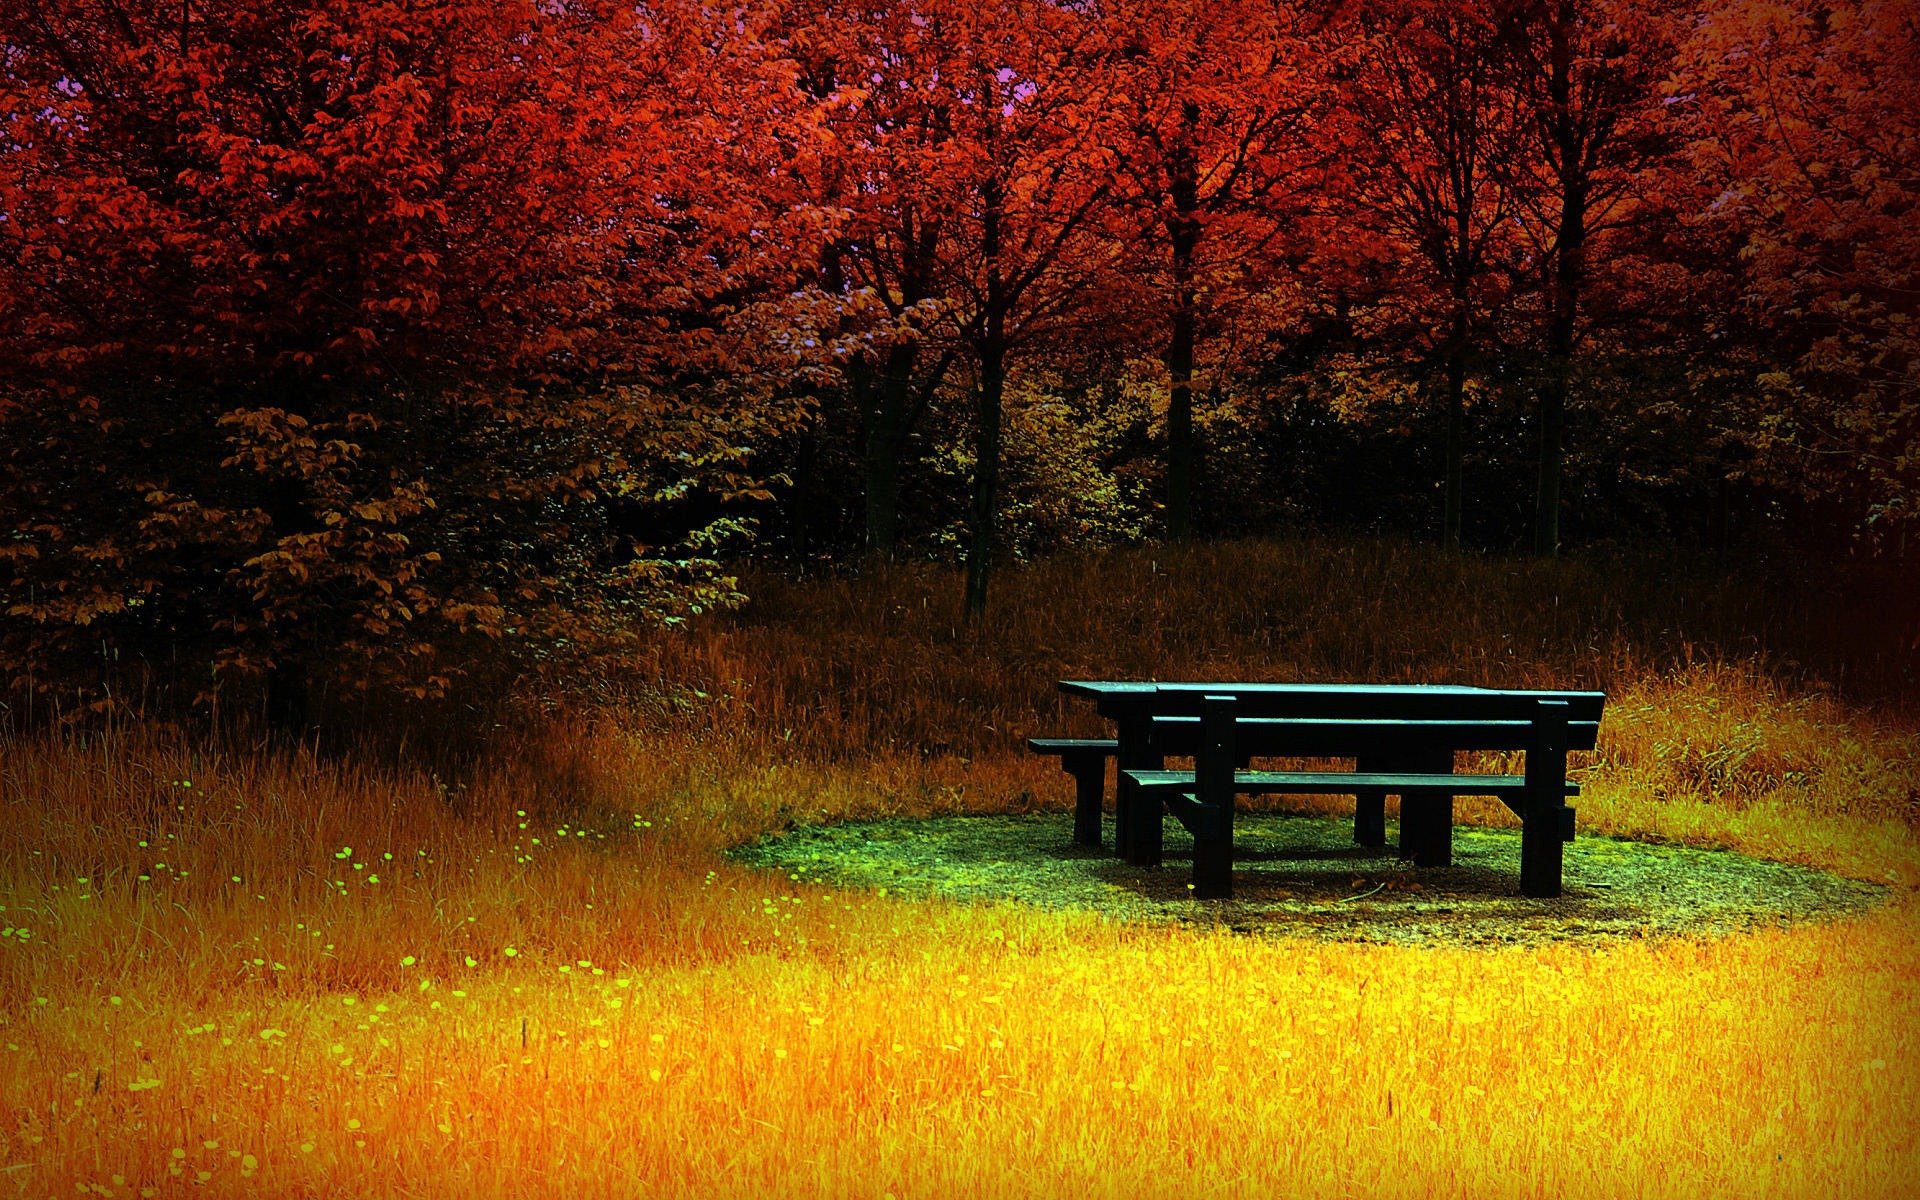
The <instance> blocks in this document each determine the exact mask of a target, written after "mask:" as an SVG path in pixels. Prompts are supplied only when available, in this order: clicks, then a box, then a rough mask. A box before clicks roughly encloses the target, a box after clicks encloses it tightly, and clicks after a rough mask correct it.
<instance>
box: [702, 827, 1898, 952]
mask: <svg viewBox="0 0 1920 1200" xmlns="http://www.w3.org/2000/svg"><path fill="white" fill-rule="evenodd" d="M1106 832H1107V835H1108V837H1109V838H1111V836H1112V826H1111V823H1110V822H1109V824H1108V827H1107V830H1106ZM1072 837H1073V818H1072V816H1071V814H1064V813H1039V814H1023V815H1006V816H999V815H994V816H951V817H935V818H931V819H924V820H922V819H916V820H887V821H863V822H857V823H848V824H844V825H822V826H802V827H799V828H795V829H792V830H789V831H787V832H785V833H781V834H775V835H772V836H769V837H766V838H762V839H760V840H759V841H756V842H753V843H750V844H748V845H745V846H741V847H738V848H736V849H735V850H733V851H732V852H731V855H732V857H734V858H735V859H736V860H737V861H740V862H742V863H745V864H748V865H751V866H756V867H763V868H768V869H773V870H778V871H782V872H785V873H788V874H792V875H798V876H799V877H800V878H802V879H807V880H811V881H814V882H819V883H825V884H830V885H836V886H841V887H849V888H886V889H887V890H888V892H889V893H890V894H896V895H903V896H924V897H939V898H942V899H947V900H958V901H999V900H1014V901H1019V902H1022V903H1027V904H1035V905H1041V906H1045V907H1051V908H1077V909H1085V910H1090V911H1093V912H1098V913H1103V914H1106V915H1108V916H1110V917H1114V918H1117V919H1122V920H1139V921H1160V922H1174V923H1180V924H1190V925H1205V926H1225V927H1228V928H1232V929H1236V930H1240V931H1243V932H1248V933H1255V934H1271V935H1279V936H1290V937H1319V938H1325V939H1328V940H1342V941H1365V942H1402V943H1422V944H1435V943H1452V944H1462V945H1476V946H1492V945H1514V944H1530V943H1539V942H1547V941H1565V940H1594V939H1614V938H1623V937H1658V936H1670V935H1674V934H1703V935H1713V934H1723V933H1730V932H1734V931H1737V930H1741V929H1751V928H1755V927H1759V926H1768V925H1782V924H1789V923H1793V922H1796V921H1804V920H1811V919H1821V918H1829V917H1833V916H1838V915H1845V914H1849V913H1857V912H1861V911H1864V910H1866V909H1868V908H1871V907H1873V906H1874V905H1876V904H1878V903H1880V902H1881V900H1882V899H1883V897H1884V896H1885V893H1886V889H1885V888H1882V887H1880V886H1878V885H1875V884H1871V883H1862V882H1860V881H1857V880H1852V879H1845V878H1842V877H1840V876H1837V875H1833V874H1830V873H1828V872H1825V871H1818V870H1813V869H1810V868H1807V867H1796V866H1790V865H1787V864H1785V863H1777V862H1769V861H1766V860H1764V859H1757V858H1752V857H1749V856H1747V855H1744V854H1738V853H1734V852H1732V851H1727V850H1703V849H1696V848H1693V847H1688V846H1669V845H1659V844H1654V843H1647V842H1632V841H1625V840H1622V839H1618V838H1609V837H1601V836H1597V835H1591V834H1582V835H1581V836H1580V837H1579V838H1578V839H1577V840H1576V841H1575V842H1573V843H1572V844H1571V845H1569V846H1568V847H1567V848H1566V867H1565V871H1564V879H1565V891H1564V893H1563V894H1562V895H1561V896H1559V897H1557V898H1555V899H1551V900H1538V899H1529V898H1527V897H1525V896H1522V895H1521V894H1520V884H1519V875H1520V834H1519V831H1518V830H1512V829H1481V828H1473V827H1465V826H1462V827H1456V828H1455V830H1454V835H1453V856H1454V865H1453V866H1450V867H1438V868H1415V867H1413V866H1412V865H1410V864H1408V863H1404V862H1402V861H1400V859H1399V858H1398V857H1397V856H1396V854H1395V852H1394V851H1393V849H1391V847H1390V848H1388V849H1387V850H1384V851H1380V850H1367V849H1364V848H1362V847H1359V846H1356V845H1354V843H1353V840H1352V822H1351V821H1350V820H1342V819H1335V818H1329V817H1323V816H1302V815H1289V814H1285V813H1258V814H1252V813H1250V814H1242V815H1241V816H1239V817H1238V818H1236V821H1235V832H1234V898H1233V899H1232V900H1228V901H1196V900H1194V899H1192V898H1191V897H1190V896H1189V895H1188V894H1187V881H1188V879H1189V878H1190V877H1191V863H1192V851H1193V841H1192V838H1191V837H1189V836H1188V835H1187V834H1186V832H1185V830H1183V829H1181V828H1180V827H1179V825H1178V824H1177V823H1175V822H1172V821H1169V822H1167V828H1166V846H1165V863H1164V865H1163V866H1161V867H1159V868H1140V867H1132V866H1129V865H1127V864H1126V863H1125V862H1122V861H1121V860H1119V859H1117V858H1114V857H1112V856H1111V855H1110V854H1108V853H1106V852H1104V851H1094V850H1091V849H1089V848H1087V847H1081V846H1075V845H1074V844H1073V841H1072ZM1388 837H1389V841H1390V842H1391V841H1393V840H1394V839H1395V838H1396V837H1397V830H1395V829H1393V828H1392V827H1391V825H1390V826H1389V829H1388Z"/></svg>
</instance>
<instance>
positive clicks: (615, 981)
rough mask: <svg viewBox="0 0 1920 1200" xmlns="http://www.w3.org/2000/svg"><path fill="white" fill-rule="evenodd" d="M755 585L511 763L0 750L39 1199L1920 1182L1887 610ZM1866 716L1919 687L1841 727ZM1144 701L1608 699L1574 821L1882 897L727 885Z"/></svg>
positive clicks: (963, 805)
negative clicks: (1540, 900)
mask: <svg viewBox="0 0 1920 1200" xmlns="http://www.w3.org/2000/svg"><path fill="white" fill-rule="evenodd" d="M1249 565H1251V567H1252V568H1254V569H1252V570H1249V569H1248V568H1249ZM1230 579H1231V580H1234V581H1235V582H1232V583H1230V582H1228V581H1229V580H1230ZM1248 579H1254V580H1257V582H1255V583H1251V584H1249V583H1246V582H1245V581H1246V580H1248ZM1409 581H1415V582H1409ZM747 584H748V586H747V590H748V592H749V593H750V594H751V595H752V596H754V598H755V599H754V601H753V603H752V604H751V605H750V606H749V607H748V608H747V609H746V610H745V611H743V612H741V613H738V614H734V615H732V616H729V617H727V618H724V619H722V620H718V621H714V622H711V623H709V624H707V625H704V626H701V627H698V628H694V629H690V630H687V631H684V632H682V633H680V634H677V635H675V636H673V637H669V638H663V639H661V640H659V641H657V642H656V643H654V644H652V645H651V646H650V647H649V648H648V650H647V651H646V652H645V653H643V654H641V655H639V656H637V657H636V659H635V660H633V661H632V662H631V663H629V664H628V666H627V669H626V671H625V672H624V673H623V675H622V676H621V677H620V678H617V679H609V680H605V681H598V682H596V683H595V684H594V686H592V687H587V688H585V689H584V690H585V691H587V692H589V693H591V694H589V695H588V696H586V697H585V698H582V697H580V696H577V695H576V696H574V697H572V698H570V699H569V700H568V701H567V702H566V703H564V704H557V705H555V706H554V711H552V712H550V713H548V714H547V715H545V716H542V717H537V718H536V717H532V716H528V717H526V718H524V719H522V720H520V721H518V722H513V723H510V724H509V727H507V728H504V729H502V730H500V731H498V732H497V733H496V734H495V735H494V737H493V738H492V740H491V743H490V745H489V746H488V748H487V751H486V753H484V754H483V755H480V756H478V757H476V758H473V759H471V760H470V761H465V762H455V761H453V760H452V759H449V760H448V761H445V762H438V763H436V762H433V761H432V757H433V756H432V755H430V754H428V755H424V756H421V758H419V759H416V760H415V761H413V762H412V763H411V765H410V764H409V762H408V760H405V759H396V758H394V757H392V756H390V755H383V754H377V753H374V752H372V751H371V750H370V751H368V752H367V753H364V754H345V755H341V754H328V755H326V756H324V757H322V756H316V755H315V754H313V753H312V752H310V751H298V750H286V749H269V748H266V747H260V748H255V749H247V748H245V747H244V746H236V745H234V744H233V743H231V742H229V743H226V744H223V745H216V744H214V743H210V742H205V741H201V740H198V739H194V738H189V737H185V736H181V735H177V734H169V733H166V732H163V731H159V730H156V729H151V728H140V727H126V728H120V729H109V730H92V731H88V732H85V733H81V732H77V731H69V732H66V733H58V734H56V733H36V734H32V735H18V736H12V737H10V738H8V739H6V740H4V741H0V804H3V805H4V808H3V809H0V818H3V819H0V904H4V911H0V927H3V928H4V932H3V933H0V1179H3V1180H5V1181H7V1182H10V1183H11V1184H12V1185H13V1187H14V1189H15V1190H16V1191H17V1192H18V1194H20V1195H24V1196H71V1195H76V1194H93V1195H103V1196H108V1195H110V1196H167V1195H187V1194H192V1195H241V1196H288V1197H304V1196H313V1197H318V1196H378V1197H429V1196H468V1195H478V1196H493V1195H501V1196H562V1195H581V1194H586V1195H623V1196H627V1195H631V1196H699V1197H730V1196H753V1195H785V1196H823V1197H841V1196H845V1197H855V1196H859V1197H874V1198H880V1197H892V1198H893V1200H907V1198H908V1197H935V1196H953V1195H968V1196H971V1195H980V1196H1052V1195H1062V1196H1066V1195H1072V1196H1080V1195H1086V1196H1113V1197H1129V1196H1159V1195H1173V1194H1179V1195H1188V1196H1195V1197H1198V1196H1222V1197H1229V1196H1266V1195H1281V1194H1303V1195H1331V1196H1363V1197H1371V1196H1382V1197H1398V1196H1409V1197H1411V1196H1422V1197H1425V1196H1436V1197H1451V1196H1459V1197H1480V1196H1500V1197H1515V1196H1518V1197H1533V1196H1539V1197H1581V1196H1605V1197H1611V1196H1620V1197H1643V1196H1644V1197H1657V1196H1676V1197H1680V1196H1684V1197H1697V1196H1766V1197H1797V1196H1808V1197H1813V1196H1858V1197H1898V1196H1906V1195H1911V1194H1913V1186H1914V1185H1913V1180H1914V1179H1916V1178H1920V1117H1917V1116H1916V1114H1920V962H1917V961H1916V955H1915V949H1916V946H1917V945H1920V938H1917V937H1916V935H1917V934H1920V905H1916V902H1915V891H1916V889H1917V888H1920V844H1917V843H1916V838H1915V827H1916V823H1917V822H1920V719H1917V718H1916V713H1915V712H1914V710H1913V709H1912V708H1911V707H1910V706H1909V705H1908V704H1907V702H1906V701H1905V700H1904V699H1903V698H1902V696H1901V693H1900V688H1899V686H1898V684H1899V679H1898V670H1899V668H1898V665H1897V664H1898V661H1899V659H1900V656H1901V655H1902V654H1910V651H1911V648H1910V647H1906V646H1904V645H1889V644H1881V643H1874V644H1869V645H1865V646H1861V645H1849V644H1844V639H1845V635H1846V634H1847V633H1848V632H1849V631H1851V632H1852V633H1855V634H1858V633H1859V632H1860V631H1861V630H1862V629H1864V628H1865V627H1866V626H1867V625H1868V624H1870V623H1869V622H1866V621H1864V620H1863V621H1855V622H1847V621H1842V620H1839V619H1837V612H1836V610H1835V609H1833V608H1830V607H1823V605H1822V604H1821V603H1819V602H1817V600H1810V601H1807V602H1806V603H1805V604H1798V602H1796V601H1794V600H1793V598H1792V597H1789V596H1785V595H1783V594H1780V593H1777V592H1775V593H1767V592H1765V591H1763V590H1761V589H1758V588H1756V587H1755V586H1754V585H1753V582H1752V581H1751V580H1749V579H1744V578H1737V577H1735V576H1733V575H1730V574H1729V575H1725V576H1722V575H1720V574H1717V573H1716V569H1715V568H1713V567H1712V566H1711V565H1708V566H1707V567H1704V568H1702V567H1698V566H1696V567H1695V568H1693V569H1691V570H1687V569H1683V568H1682V567H1681V566H1679V565H1677V564H1676V563H1675V562H1673V561H1668V560H1660V559H1658V558H1655V557H1650V556H1649V557H1641V558H1633V557H1630V556H1621V557H1613V558H1610V557H1605V556H1601V555H1592V556H1588V557H1583V558H1576V559H1574V560H1572V561H1566V562H1558V563H1537V562H1525V563H1521V562H1507V561H1503V560H1494V559H1483V558H1473V557H1466V558H1453V557H1447V556H1443V555H1441V554H1439V553H1438V552H1436V551H1430V550H1425V549H1422V548H1419V547H1411V546H1405V545H1397V544H1384V543H1383V544H1372V543H1345V544H1333V543H1319V542H1311V541H1302V542H1276V543H1249V544H1240V545H1227V546H1211V547H1199V548H1193V549H1183V550H1128V551H1115V552H1111V553H1105V554H1090V555H1086V556H1079V557H1070V558H1060V559H1055V560H1051V561H1047V562H1042V563H1038V564H1034V565H1030V566H1027V567H1023V568H1021V569H1019V570H1015V571H1010V572H1009V573H1008V574H1007V575H1005V576H1004V577H1003V579H1002V581H1001V586H1000V590H999V592H998V594H997V596H996V607H995V609H994V610H993V612H991V613H990V620H989V622H988V623H987V624H986V625H985V626H984V627H978V628H976V627H969V626H968V625H966V624H965V623H964V622H962V621H960V620H959V619H958V618H957V616H956V615H955V604H954V601H955V599H956V598H957V593H958V585H957V580H956V578H955V576H954V575H952V574H951V573H949V572H946V571H942V570H937V569H934V568H922V567H898V568H886V569H872V570H869V571H867V572H865V573H863V574H859V575H845V576H827V577H819V578H814V579H801V580H796V579H788V578H782V577H777V576H773V575H766V576H761V577H754V578H749V580H748V581H747ZM1909 661H1910V659H1909ZM1849 672H1851V675H1852V677H1853V678H1856V679H1858V678H1865V679H1871V680H1875V681H1879V683H1878V684H1877V685H1876V687H1866V688H1859V689H1855V688H1852V687H1842V688H1839V689H1836V688H1835V687H1834V686H1833V684H1835V683H1836V682H1842V681H1843V680H1844V679H1845V678H1846V677H1847V674H1848V673H1849ZM1107 674H1158V675H1162V676H1166V677H1179V676H1185V677H1205V676H1209V675H1238V676H1248V677H1262V678H1378V679H1402V680H1426V681H1434V682H1466V683H1498V684H1503V685H1509V686H1521V685H1540V686H1573V685H1583V686H1601V687H1604V688H1606V689H1607V690H1608V692H1609V694H1610V701H1609V708H1608V713H1607V716H1606V719H1605V721H1604V722H1603V726H1602V735H1601V745H1600V749H1599V750H1598V752H1597V753H1596V754H1595V755H1593V756H1591V758H1590V759H1588V760H1587V761H1586V762H1584V763H1579V762H1576V765H1577V766H1579V767H1580V778H1581V780H1582V783H1583V786H1584V792H1583V795H1582V798H1581V801H1580V809H1579V811H1580V820H1581V825H1582V829H1583V830H1585V831H1590V832H1594V833H1610V834H1618V835H1627V836H1632V837H1636V838H1643V839H1649V840H1657V841H1665V842H1674V843H1681V844H1686V845H1695V846H1721V847H1728V848H1732V849H1736V850H1740V851H1743V852H1746V853H1749V854H1753V855H1756V856H1759V857H1763V858H1768V859H1774V860H1778V861H1783V862H1792V863H1797V864H1802V865H1806V866H1812V867H1819V868H1823V869H1826V870H1830V871H1834V872H1836V873H1839V874H1841V875H1845V876H1848V877H1850V878H1854V879H1859V880H1865V881H1870V882H1873V883H1877V884H1881V885H1884V886H1886V887H1887V888H1888V897H1889V898H1888V901H1887V902H1886V903H1885V904H1884V905H1882V906H1880V907H1878V908H1876V909H1874V910H1873V911H1871V912H1869V913H1867V914H1866V915H1864V916H1855V917H1847V918H1844V919H1832V920H1811V921H1805V922H1799V923H1794V924H1791V925H1785V926H1777V927H1766V928H1754V929H1750V930H1746V931H1744V932H1740V933H1736V934H1733V935H1730V936H1723V937H1713V938H1687V937H1678V938H1637V937H1623V938H1620V939H1617V940H1613V941H1608V942H1605V943H1603V944H1594V943H1591V942H1586V941H1583V942H1580V943H1572V942H1569V943H1566V944H1546V945H1535V946H1528V947H1518V948H1507V949H1485V948H1478V947H1460V946H1451V945H1433V946H1423V945H1360V944H1341V943H1337V942H1334V943H1329V942H1324V941H1308V940H1295V939H1287V938H1257V937H1247V936H1242V935H1238V934H1234V933H1231V932H1226V931H1211V930H1205V929H1189V928H1180V927H1178V926H1170V925H1165V924H1151V923H1142V922H1129V921H1119V920H1112V919H1108V918H1105V917H1102V916H1101V915H1099V914H1097V913H1087V912H1076V911H1053V910H1045V909H1041V908H1038V907H1034V906H1028V905H1021V904H1013V903H996V904H956V903H949V902H944V901H938V900H926V899H918V898H911V897H908V898H903V897H901V896H899V895H889V894H883V892H882V891H881V890H880V889H873V890H860V891H853V890H846V889H837V888H832V887H824V886H820V885H816V884H813V883H809V882H805V881H803V878H802V877H798V876H797V874H787V875H781V874H775V873H772V872H768V871H763V870H751V869H748V868H746V867H743V866H740V865H738V864H736V863H734V862H732V861H730V860H729V859H728V858H726V857H724V855H723V851H724V850H726V849H727V848H729V847H732V846H736V845H738V844H740V843H742V842H744V841H747V840H749V839H752V838H754V837H756V836H759V835H761V834H764V833H767V832H769V831H775V830H780V829H784V828H787V827H789V826H792V825H795V824H814V823H823V822H833V821H840V820H847V819H855V818H872V817H895V818H898V817H911V816H915V815H935V814H954V813H968V812H988V813H991V812H1008V811H1033V810H1037V809H1062V808H1064V807H1066V806H1067V804H1068V803H1069V800H1068V797H1069V792H1070V785H1069V784H1068V781H1067V780H1066V777H1065V776H1064V775H1062V774H1060V773H1059V771H1058V770H1057V769H1056V768H1055V767H1054V766H1053V765H1052V764H1051V763H1050V762H1045V761H1037V760H1034V759H1032V758H1029V757H1028V756H1026V755H1024V754H1022V753H1021V752H1020V751H1019V749H1018V748H1019V746H1020V743H1021V740H1022V739H1023V738H1024V737H1026V736H1027V735H1029V734H1034V733H1043V732H1044V733H1088V734H1090V733H1094V732H1096V731H1097V729H1098V724H1097V722H1096V721H1095V720H1094V718H1093V716H1092V714H1091V713H1090V712H1087V711H1083V710H1081V709H1079V708H1077V707H1076V706H1075V705H1074V704H1073V703H1072V702H1070V701H1067V700H1065V699H1064V698H1063V697H1060V696H1059V695H1057V693H1055V691H1054V690H1053V683H1054V681H1055V680H1056V679H1058V678H1061V677H1068V676H1076V675H1081V676H1099V675H1107ZM1887 681H1891V682H1890V683H1889V682H1887ZM1910 694H1911V693H1908V695H1910ZM589 701H591V702H592V703H589ZM1460 807H1461V814H1462V817H1463V819H1465V820H1469V821H1475V822H1480V823H1485V824H1498V823H1500V822H1502V821H1504V820H1506V819H1507V818H1506V817H1505V815H1504V810H1499V809H1497V806H1481V805H1475V804H1471V803H1463V804H1462V805H1461V806H1460ZM1333 808H1334V809H1336V810H1337V808H1338V804H1337V802H1334V803H1333ZM1172 869H1176V870H1177V869H1178V868H1172ZM4 1194H7V1193H6V1189H5V1188H4V1187H0V1195H4Z"/></svg>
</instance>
